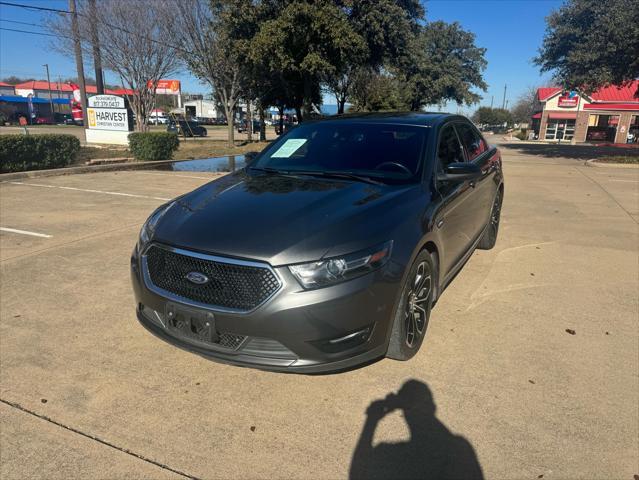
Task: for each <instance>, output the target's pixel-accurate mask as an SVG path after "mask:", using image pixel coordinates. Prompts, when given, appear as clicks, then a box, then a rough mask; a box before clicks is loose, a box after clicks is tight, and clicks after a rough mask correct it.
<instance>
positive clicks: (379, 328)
mask: <svg viewBox="0 0 639 480" xmlns="http://www.w3.org/2000/svg"><path fill="white" fill-rule="evenodd" d="M142 268H143V266H142V264H141V262H140V259H139V257H138V256H137V255H136V252H135V251H134V254H133V256H132V258H131V279H132V283H133V290H134V294H135V299H136V304H137V317H138V320H139V321H140V323H142V325H143V326H144V327H145V328H146V329H147V330H149V331H150V332H151V333H153V334H154V335H156V336H158V337H159V338H161V339H163V340H165V341H167V342H168V343H171V344H173V345H175V346H178V347H180V348H183V349H185V350H188V351H191V352H194V353H197V354H199V355H202V356H205V357H207V358H210V359H212V360H216V361H220V362H223V363H229V364H234V365H241V366H249V367H254V368H260V369H265V370H276V371H288V372H298V373H322V372H333V371H339V370H344V369H348V368H352V367H355V366H358V365H361V364H365V363H368V362H371V361H373V360H375V359H377V358H380V357H382V356H383V355H384V354H385V352H386V349H387V346H388V336H389V332H390V327H391V318H392V312H393V309H394V304H395V301H396V297H397V294H398V291H399V277H400V276H401V273H400V274H397V273H395V274H393V273H392V272H394V271H398V272H401V269H398V268H393V263H392V259H391V261H390V262H389V263H388V264H387V265H386V266H385V267H384V268H382V269H380V270H377V271H375V272H372V273H370V274H367V275H364V276H361V277H358V278H355V279H353V280H350V281H347V282H343V283H340V284H337V285H333V286H330V287H324V288H320V289H317V290H304V289H303V288H302V287H301V286H300V285H299V283H298V282H297V280H296V279H295V278H294V277H293V276H292V275H291V273H290V272H289V271H288V268H286V267H282V268H275V269H274V270H276V271H277V274H278V275H279V276H280V277H281V279H282V280H283V284H284V285H283V287H282V288H281V289H280V290H279V291H278V292H277V293H276V294H275V295H274V296H273V297H272V298H270V299H269V300H268V301H267V302H266V303H264V304H263V305H261V306H259V307H258V308H257V309H255V310H253V311H251V312H247V313H235V312H228V311H219V310H216V309H215V308H214V307H211V308H206V309H203V308H200V310H202V311H204V312H208V313H209V314H211V315H212V316H213V317H214V325H215V329H216V330H217V332H218V333H219V334H220V335H222V336H225V338H227V337H228V338H231V339H237V341H235V340H234V341H233V342H232V343H233V347H232V348H228V347H223V346H221V345H219V344H211V343H205V342H200V341H197V340H194V339H193V338H188V337H186V336H183V335H180V334H176V333H175V330H174V329H169V328H167V313H166V312H167V308H171V307H170V306H171V305H176V304H177V305H179V304H180V301H179V299H176V298H175V297H173V298H166V297H165V296H163V295H160V294H158V293H156V292H155V291H153V290H151V289H149V288H148V286H147V285H146V283H145V279H144V275H142V272H141V269H142ZM147 281H148V279H147ZM185 307H187V302H186V301H185ZM188 308H190V309H193V307H192V306H190V307H188Z"/></svg>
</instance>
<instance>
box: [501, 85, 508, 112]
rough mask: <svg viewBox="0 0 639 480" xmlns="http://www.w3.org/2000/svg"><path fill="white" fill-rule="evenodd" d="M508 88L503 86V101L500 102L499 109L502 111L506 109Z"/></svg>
mask: <svg viewBox="0 0 639 480" xmlns="http://www.w3.org/2000/svg"><path fill="white" fill-rule="evenodd" d="M507 87H508V85H506V84H504V99H503V100H502V102H501V108H502V110H505V109H506V88H507Z"/></svg>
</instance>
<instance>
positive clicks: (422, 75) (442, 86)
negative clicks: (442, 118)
mask: <svg viewBox="0 0 639 480" xmlns="http://www.w3.org/2000/svg"><path fill="white" fill-rule="evenodd" d="M485 53H486V49H485V48H479V47H477V46H476V45H475V35H474V34H473V33H471V32H468V31H465V30H463V29H462V28H461V25H460V24H459V23H457V22H454V23H446V22H442V21H436V22H431V23H429V24H427V25H426V26H424V27H423V28H422V30H421V32H420V34H419V35H418V36H417V37H415V39H414V41H413V42H412V43H411V54H410V55H408V56H407V57H405V62H404V64H403V65H401V68H400V72H401V73H400V75H401V74H403V76H404V81H405V84H406V89H407V92H408V96H409V108H410V109H411V110H420V109H422V108H423V107H424V106H426V105H434V104H437V103H440V102H443V101H449V100H452V101H455V102H457V104H458V105H462V104H466V105H472V104H473V103H476V102H478V101H479V100H480V98H481V97H480V96H479V95H478V94H477V93H475V92H474V91H473V89H474V88H477V89H480V90H484V91H485V90H486V83H485V82H484V80H483V78H482V72H483V71H484V69H485V68H486V64H487V62H486V60H485V58H484V54H485Z"/></svg>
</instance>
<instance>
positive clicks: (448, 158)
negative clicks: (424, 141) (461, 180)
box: [437, 125, 464, 170]
mask: <svg viewBox="0 0 639 480" xmlns="http://www.w3.org/2000/svg"><path fill="white" fill-rule="evenodd" d="M437 158H439V164H440V166H441V168H442V170H443V169H445V168H446V167H447V166H448V164H450V163H455V162H463V161H464V153H463V152H462V149H461V146H460V145H459V140H458V138H457V134H456V133H455V129H454V128H453V126H452V125H446V126H445V127H444V129H443V130H442V134H441V136H440V137H439V145H437Z"/></svg>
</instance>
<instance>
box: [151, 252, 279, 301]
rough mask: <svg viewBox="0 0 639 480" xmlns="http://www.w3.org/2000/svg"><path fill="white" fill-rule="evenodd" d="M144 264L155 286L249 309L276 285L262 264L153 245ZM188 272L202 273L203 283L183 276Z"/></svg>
mask: <svg viewBox="0 0 639 480" xmlns="http://www.w3.org/2000/svg"><path fill="white" fill-rule="evenodd" d="M229 262H232V261H231V260H229ZM146 263H147V268H148V273H149V277H150V280H151V282H152V283H153V284H154V285H155V286H157V287H159V288H161V289H162V290H165V291H167V292H170V293H172V294H174V295H177V296H179V297H182V298H184V299H188V300H194V301H196V302H199V303H203V304H206V305H212V306H218V307H223V308H228V309H233V310H240V311H247V310H252V309H254V308H255V307H257V306H259V305H261V304H262V303H263V302H265V301H266V300H267V299H268V298H269V297H270V296H271V295H273V294H274V293H275V292H276V291H277V290H278V289H279V288H280V281H279V279H278V278H277V277H276V276H275V274H274V273H273V272H272V271H271V269H270V268H267V267H266V266H264V267H262V266H253V265H241V264H235V263H226V262H222V261H217V260H213V259H206V258H200V257H193V256H190V255H185V254H181V253H177V252H174V251H171V250H167V249H165V248H161V247H159V246H157V245H152V246H151V247H150V248H149V249H148V250H147V252H146ZM190 272H198V273H201V274H204V275H206V276H207V277H208V279H209V280H208V282H207V283H205V284H203V285H198V284H195V283H193V282H191V281H189V280H187V279H186V275H187V274H188V273H190Z"/></svg>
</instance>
